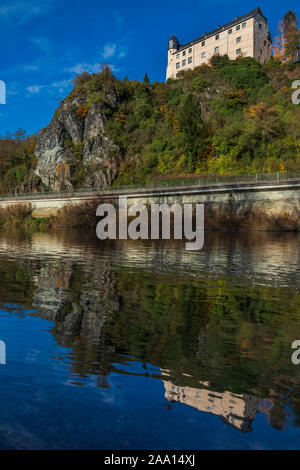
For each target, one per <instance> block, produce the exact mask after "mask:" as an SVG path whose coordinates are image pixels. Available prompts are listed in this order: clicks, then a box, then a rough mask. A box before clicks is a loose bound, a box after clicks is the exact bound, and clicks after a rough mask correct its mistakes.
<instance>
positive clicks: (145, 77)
mask: <svg viewBox="0 0 300 470" xmlns="http://www.w3.org/2000/svg"><path fill="white" fill-rule="evenodd" d="M143 82H144V83H150V80H149V77H148V74H147V73H145V76H144V80H143Z"/></svg>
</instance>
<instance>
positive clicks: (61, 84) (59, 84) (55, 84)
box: [51, 80, 70, 88]
mask: <svg viewBox="0 0 300 470" xmlns="http://www.w3.org/2000/svg"><path fill="white" fill-rule="evenodd" d="M69 85H70V80H61V81H60V82H53V83H52V85H51V86H52V87H53V88H67V87H68V86H69Z"/></svg>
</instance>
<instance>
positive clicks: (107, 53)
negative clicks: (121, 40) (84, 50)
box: [102, 43, 117, 59]
mask: <svg viewBox="0 0 300 470" xmlns="http://www.w3.org/2000/svg"><path fill="white" fill-rule="evenodd" d="M116 49H117V45H116V44H114V43H109V44H105V46H104V47H103V52H102V57H103V59H109V57H113V56H114V55H115V52H116Z"/></svg>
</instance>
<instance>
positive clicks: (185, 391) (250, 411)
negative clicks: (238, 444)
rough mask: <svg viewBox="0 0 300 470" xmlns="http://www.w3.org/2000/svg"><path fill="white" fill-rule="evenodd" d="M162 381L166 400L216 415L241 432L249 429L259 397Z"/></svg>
mask: <svg viewBox="0 0 300 470" xmlns="http://www.w3.org/2000/svg"><path fill="white" fill-rule="evenodd" d="M163 383H164V387H165V397H166V399H167V400H168V401H171V402H179V403H183V404H185V405H188V406H192V407H193V408H196V409H197V410H199V411H203V412H207V413H212V414H214V415H218V416H220V417H221V418H222V420H223V421H224V422H226V423H227V424H229V425H232V426H234V427H235V428H237V429H239V430H240V431H242V432H249V431H251V423H252V421H253V420H254V418H255V417H256V414H257V406H258V403H259V398H257V397H255V396H253V395H249V394H243V395H237V394H234V393H231V392H223V393H218V392H213V391H211V390H207V389H205V388H201V389H200V388H193V387H179V386H177V385H174V384H173V383H172V382H166V381H163Z"/></svg>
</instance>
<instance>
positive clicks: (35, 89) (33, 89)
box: [27, 85, 46, 95]
mask: <svg viewBox="0 0 300 470" xmlns="http://www.w3.org/2000/svg"><path fill="white" fill-rule="evenodd" d="M45 86H46V85H31V86H29V87H27V90H28V91H29V93H31V94H33V95H34V94H37V93H39V92H40V91H41V90H42V89H43V88H45Z"/></svg>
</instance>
